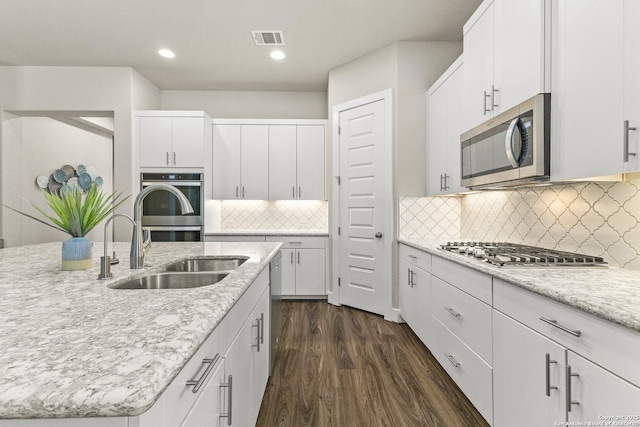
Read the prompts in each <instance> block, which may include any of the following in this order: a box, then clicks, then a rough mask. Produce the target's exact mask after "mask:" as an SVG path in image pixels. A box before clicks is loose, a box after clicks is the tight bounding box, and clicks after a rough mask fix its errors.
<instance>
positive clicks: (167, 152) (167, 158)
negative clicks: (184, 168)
mask: <svg viewBox="0 0 640 427" xmlns="http://www.w3.org/2000/svg"><path fill="white" fill-rule="evenodd" d="M167 166H169V152H168V151H167Z"/></svg>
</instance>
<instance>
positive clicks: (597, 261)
mask: <svg viewBox="0 0 640 427" xmlns="http://www.w3.org/2000/svg"><path fill="white" fill-rule="evenodd" d="M440 247H441V248H442V249H444V250H446V251H450V252H456V253H460V254H463V255H468V256H472V257H475V258H478V259H482V260H484V261H486V262H488V263H490V264H494V265H499V266H504V265H531V266H539V267H543V266H564V267H567V266H570V267H590V266H604V265H606V264H607V263H606V262H605V261H604V258H601V257H597V256H591V255H585V254H580V253H573V252H564V251H558V250H555V249H546V248H538V247H535V246H528V245H520V244H517V243H508V242H447V244H446V245H441V246H440Z"/></svg>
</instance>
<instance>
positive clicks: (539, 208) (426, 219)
mask: <svg viewBox="0 0 640 427" xmlns="http://www.w3.org/2000/svg"><path fill="white" fill-rule="evenodd" d="M399 215H400V220H399V235H400V237H405V238H423V239H438V240H447V239H448V240H452V239H461V240H488V241H506V242H512V243H523V244H527V245H536V246H542V247H546V248H552V249H560V250H566V251H571V252H582V253H585V254H589V255H597V256H602V257H603V258H605V260H606V261H607V262H609V263H610V265H612V266H619V267H624V268H630V269H635V270H640V227H638V222H639V220H640V174H630V175H628V177H627V181H624V182H576V183H570V184H558V185H550V186H541V187H531V188H519V189H515V190H509V191H487V192H480V193H473V194H467V195H464V196H462V197H421V198H414V197H405V198H401V199H400V204H399ZM456 226H457V227H456Z"/></svg>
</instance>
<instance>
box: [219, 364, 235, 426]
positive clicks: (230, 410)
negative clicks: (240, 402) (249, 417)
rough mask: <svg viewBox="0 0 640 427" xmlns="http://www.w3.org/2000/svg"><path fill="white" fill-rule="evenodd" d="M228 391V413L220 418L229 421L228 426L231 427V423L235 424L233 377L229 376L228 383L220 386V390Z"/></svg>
mask: <svg viewBox="0 0 640 427" xmlns="http://www.w3.org/2000/svg"><path fill="white" fill-rule="evenodd" d="M225 387H226V389H227V397H228V402H229V405H228V407H227V412H226V413H223V414H220V418H226V419H227V425H228V426H230V425H231V423H233V418H232V415H233V376H232V375H229V377H228V379H227V382H226V383H222V384H220V388H225Z"/></svg>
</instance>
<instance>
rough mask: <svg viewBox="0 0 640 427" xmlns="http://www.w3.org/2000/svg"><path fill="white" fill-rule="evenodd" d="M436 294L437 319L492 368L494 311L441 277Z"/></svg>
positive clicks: (435, 284)
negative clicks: (492, 312)
mask: <svg viewBox="0 0 640 427" xmlns="http://www.w3.org/2000/svg"><path fill="white" fill-rule="evenodd" d="M432 292H433V305H432V310H433V315H434V316H435V317H436V318H437V319H438V320H439V321H440V322H442V324H444V325H445V326H446V327H447V328H448V329H449V330H450V331H451V332H453V333H454V334H455V335H456V336H457V337H458V338H460V339H461V340H462V341H463V342H464V343H465V344H467V345H468V346H469V347H470V348H471V349H472V350H473V351H475V352H476V353H478V354H479V355H480V356H481V357H482V358H483V359H484V360H485V361H486V362H487V363H489V364H490V365H491V364H492V360H493V357H492V356H493V351H492V346H491V339H492V338H491V337H492V327H491V307H489V306H488V305H487V304H485V303H483V302H482V301H480V300H478V299H476V298H474V297H472V296H471V295H469V294H467V293H465V292H462V291H461V290H459V289H458V288H455V287H453V286H451V285H449V284H448V283H446V282H443V281H442V280H440V279H438V278H437V277H434V278H433V280H432Z"/></svg>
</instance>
